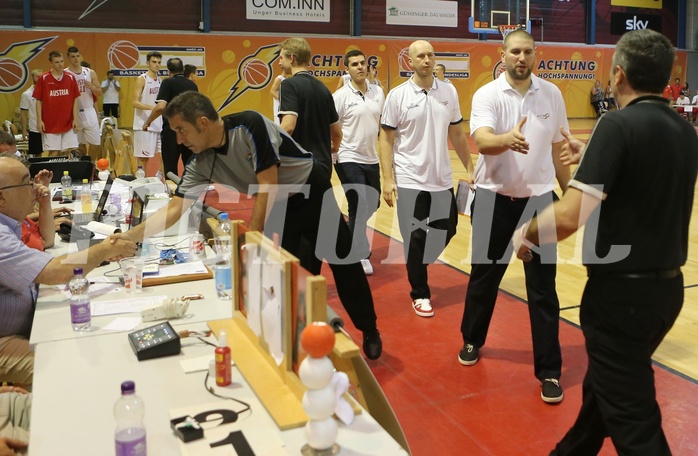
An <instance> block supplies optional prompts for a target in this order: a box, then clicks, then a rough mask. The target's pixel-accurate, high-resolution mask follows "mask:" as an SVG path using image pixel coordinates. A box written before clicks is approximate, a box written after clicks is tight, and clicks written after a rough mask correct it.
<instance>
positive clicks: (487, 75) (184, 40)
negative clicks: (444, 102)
mask: <svg viewBox="0 0 698 456" xmlns="http://www.w3.org/2000/svg"><path fill="white" fill-rule="evenodd" d="M282 40H283V37H277V36H268V35H265V36H225V35H202V34H179V35H172V34H135V33H134V34H128V35H124V34H123V33H98V32H72V31H60V32H59V31H0V75H1V77H0V94H2V96H0V116H1V117H0V121H4V120H6V119H7V120H10V121H13V122H16V121H17V120H18V118H19V102H20V97H21V94H22V92H24V91H25V90H26V89H27V88H29V86H30V85H31V79H30V78H29V73H30V72H31V71H32V70H34V69H37V68H41V69H43V70H44V71H48V69H49V61H48V54H49V52H50V51H53V50H59V51H61V52H63V53H64V54H65V52H66V50H67V49H68V47H70V46H77V47H78V48H79V49H80V52H81V54H82V57H83V58H84V59H85V60H87V61H88V62H90V63H91V65H92V69H94V70H95V71H96V72H97V75H98V77H99V79H100V81H101V80H103V79H105V78H106V72H107V71H108V70H112V71H114V72H115V74H117V79H119V81H120V83H121V92H120V105H121V113H122V114H121V118H120V119H119V125H120V126H121V127H124V128H130V127H131V125H132V123H133V98H134V93H133V92H134V88H135V84H134V82H135V78H136V77H137V76H138V75H139V74H140V73H141V72H143V71H145V70H146V65H145V55H146V54H147V53H148V52H150V51H152V50H158V51H160V52H161V53H162V54H163V63H162V66H161V71H160V73H161V75H163V76H164V75H165V74H166V69H165V68H166V61H167V58H169V57H175V56H176V57H180V58H182V59H183V61H184V63H185V64H193V65H196V66H197V72H198V75H199V79H198V81H197V84H198V86H199V90H200V91H201V92H202V93H204V94H206V95H207V96H209V97H210V98H211V99H212V100H213V103H214V106H215V107H216V108H217V109H218V110H219V112H220V113H221V114H223V115H225V114H229V113H232V112H237V111H242V110H246V109H252V110H255V111H259V112H261V113H262V114H264V115H266V116H268V117H271V116H272V112H273V111H272V109H273V108H272V106H273V103H272V97H271V94H270V89H271V85H272V82H273V80H274V78H275V77H276V76H277V75H279V74H281V68H280V67H279V63H278V55H279V43H280V42H281V41H282ZM308 41H309V43H310V46H311V48H312V55H311V71H312V72H313V74H314V75H315V76H316V77H317V78H319V79H320V80H321V81H322V82H323V83H324V84H325V85H326V86H327V87H328V89H330V91H334V90H336V88H337V85H338V83H339V80H340V77H341V75H342V74H343V72H344V70H345V68H344V64H343V58H344V54H345V53H346V52H347V51H349V50H350V49H355V48H359V49H361V50H362V51H363V52H364V53H365V54H366V57H367V60H368V62H369V63H375V64H376V65H377V68H378V78H379V79H380V80H381V82H382V85H383V87H384V89H385V90H386V93H387V90H389V89H390V88H392V87H395V86H397V85H399V84H401V83H402V82H404V81H406V80H407V78H409V77H410V76H411V74H412V68H411V66H410V60H409V53H408V48H409V45H410V41H408V40H391V39H360V38H326V37H325V38H308ZM432 45H433V46H434V50H435V53H436V60H437V63H442V64H444V65H445V66H446V76H447V77H448V78H449V79H450V81H451V82H452V83H453V84H454V86H455V87H456V89H457V90H458V94H459V98H460V104H461V112H462V114H463V117H464V118H466V119H468V118H469V117H470V108H471V99H472V96H473V93H474V92H475V91H476V90H477V89H478V88H480V87H482V86H483V85H485V84H486V83H488V82H490V81H492V80H493V78H496V77H497V76H498V75H499V74H500V73H501V72H502V71H505V69H504V67H503V65H502V62H501V52H502V45H501V42H479V41H459V42H455V41H443V42H440V41H432ZM612 55H613V48H611V47H608V48H592V47H582V46H578V45H575V46H562V45H549V44H545V43H544V44H539V45H538V46H537V48H536V58H537V61H536V67H535V70H534V73H535V74H537V75H538V76H540V77H541V78H544V79H547V80H549V81H551V82H553V83H554V84H555V85H557V86H558V87H559V88H560V90H561V91H562V95H563V96H564V98H565V102H566V106H567V115H568V117H572V118H574V117H593V116H594V110H593V108H592V107H591V104H590V102H589V93H590V90H591V88H592V87H593V85H594V82H595V81H596V80H597V79H599V80H601V82H602V85H603V86H604V87H605V85H606V83H607V81H608V79H609V72H610V69H611V57H612ZM685 74H686V52H685V51H678V52H677V58H676V61H675V64H674V70H673V71H672V75H671V79H673V78H675V77H678V78H680V79H681V80H684V79H685ZM97 107H98V110H101V108H102V100H101V99H100V100H98V101H97Z"/></svg>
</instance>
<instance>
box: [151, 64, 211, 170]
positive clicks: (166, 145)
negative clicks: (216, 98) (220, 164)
mask: <svg viewBox="0 0 698 456" xmlns="http://www.w3.org/2000/svg"><path fill="white" fill-rule="evenodd" d="M167 71H169V72H170V77H169V78H167V79H165V80H164V81H162V84H161V85H160V91H159V92H158V96H157V98H156V99H155V101H156V102H157V105H155V109H153V110H152V111H151V112H150V116H149V117H148V120H146V121H145V123H144V124H143V130H147V129H148V127H149V126H150V124H151V123H152V122H153V121H154V120H155V119H157V118H158V116H160V115H162V112H163V111H164V110H165V107H166V106H167V103H169V102H170V101H172V100H173V99H174V97H176V96H177V95H179V94H180V93H184V92H187V91H189V90H193V91H195V92H198V91H199V88H198V87H197V85H196V83H195V82H194V81H192V80H191V79H189V78H187V77H185V76H184V64H183V63H182V59H180V58H177V57H173V58H171V59H168V60H167ZM160 137H161V138H162V145H161V150H162V164H163V166H164V168H165V175H167V173H169V172H172V173H174V174H178V173H177V162H178V161H179V157H180V156H181V157H182V165H184V166H187V163H189V160H191V157H192V156H193V155H194V154H193V153H192V152H191V151H190V150H189V149H188V148H187V147H186V146H184V145H183V144H177V135H176V134H175V132H174V131H172V129H171V128H170V125H169V124H168V123H167V119H166V118H163V121H162V133H160Z"/></svg>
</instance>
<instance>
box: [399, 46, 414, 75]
mask: <svg viewBox="0 0 698 456" xmlns="http://www.w3.org/2000/svg"><path fill="white" fill-rule="evenodd" d="M397 61H398V63H399V64H400V71H412V64H411V63H410V48H402V50H401V51H400V53H399V54H398V56H397Z"/></svg>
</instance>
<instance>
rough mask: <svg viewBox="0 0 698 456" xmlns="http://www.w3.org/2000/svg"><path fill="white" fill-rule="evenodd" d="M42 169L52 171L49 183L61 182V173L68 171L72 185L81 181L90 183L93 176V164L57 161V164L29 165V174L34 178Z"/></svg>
mask: <svg viewBox="0 0 698 456" xmlns="http://www.w3.org/2000/svg"><path fill="white" fill-rule="evenodd" d="M42 169H47V170H49V171H53V179H51V183H52V184H53V183H57V182H60V181H61V177H63V171H68V174H70V177H71V178H72V179H73V182H74V183H80V182H82V180H83V179H88V180H89V181H90V182H92V180H93V178H94V174H95V164H94V163H92V162H90V161H59V162H39V163H30V164H29V174H31V176H32V177H34V176H36V175H37V174H38V173H39V171H41V170H42Z"/></svg>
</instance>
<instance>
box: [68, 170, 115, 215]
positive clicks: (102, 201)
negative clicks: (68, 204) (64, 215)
mask: <svg viewBox="0 0 698 456" xmlns="http://www.w3.org/2000/svg"><path fill="white" fill-rule="evenodd" d="M113 182H114V181H113V179H112V177H111V176H109V178H108V179H107V182H106V183H105V184H104V190H102V194H101V195H100V197H99V202H98V203H97V207H96V208H95V211H94V212H85V213H81V214H75V213H74V214H71V215H72V216H71V220H72V221H73V223H74V224H76V225H87V224H88V223H90V222H92V221H95V222H101V221H102V215H103V214H104V208H105V207H106V205H107V200H108V199H109V192H110V191H111V186H112V183H113Z"/></svg>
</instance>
